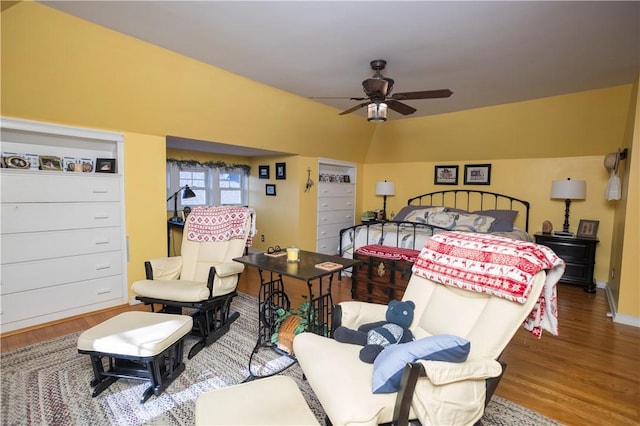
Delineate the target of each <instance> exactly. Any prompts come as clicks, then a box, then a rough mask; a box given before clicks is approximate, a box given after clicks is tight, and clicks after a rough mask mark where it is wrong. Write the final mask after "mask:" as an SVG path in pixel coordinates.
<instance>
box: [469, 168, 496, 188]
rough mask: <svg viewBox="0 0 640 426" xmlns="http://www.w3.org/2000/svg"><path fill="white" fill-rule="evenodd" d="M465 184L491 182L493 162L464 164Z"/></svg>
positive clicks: (486, 183)
mask: <svg viewBox="0 0 640 426" xmlns="http://www.w3.org/2000/svg"><path fill="white" fill-rule="evenodd" d="M464 184H465V185H489V184H491V164H467V165H465V166H464Z"/></svg>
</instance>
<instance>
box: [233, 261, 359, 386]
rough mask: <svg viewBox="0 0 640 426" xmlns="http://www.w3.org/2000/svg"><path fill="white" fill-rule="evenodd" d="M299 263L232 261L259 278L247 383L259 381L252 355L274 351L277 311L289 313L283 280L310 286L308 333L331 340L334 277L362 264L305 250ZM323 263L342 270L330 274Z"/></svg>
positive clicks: (334, 270)
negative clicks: (255, 336) (255, 330)
mask: <svg viewBox="0 0 640 426" xmlns="http://www.w3.org/2000/svg"><path fill="white" fill-rule="evenodd" d="M299 259H300V260H299V262H295V263H288V262H287V256H286V253H285V255H283V256H280V257H271V256H268V255H266V254H264V253H257V254H249V255H246V256H242V257H236V258H234V259H233V260H235V261H236V262H240V263H243V264H245V265H247V266H254V267H256V268H257V269H258V273H259V275H260V291H259V293H258V312H259V315H258V316H259V324H258V341H257V342H256V346H255V347H254V349H253V352H252V354H251V358H250V359H249V374H250V377H249V379H248V380H251V379H253V378H257V377H259V376H256V375H254V373H253V372H252V370H251V360H252V359H253V354H254V353H256V351H257V350H258V349H259V348H260V347H262V346H265V347H273V345H272V344H271V335H272V334H273V333H274V332H275V321H274V320H275V318H277V310H278V308H284V309H285V310H289V309H290V302H289V297H288V296H287V293H286V292H285V288H284V281H283V279H282V277H283V276H287V277H291V278H295V279H296V280H300V281H305V282H306V283H307V290H308V292H309V303H310V304H311V309H310V310H309V313H308V317H307V327H308V328H307V330H308V331H311V332H313V333H316V334H320V335H324V336H329V335H330V329H329V321H330V318H331V314H332V312H333V298H332V296H331V284H332V283H333V277H334V276H335V275H338V273H339V272H340V271H342V270H343V269H346V268H350V267H352V266H354V265H356V264H358V263H359V261H357V260H352V259H345V258H342V257H336V256H329V255H326V254H321V253H314V252H311V251H305V250H300V252H299ZM323 262H333V263H335V264H338V265H340V266H339V267H338V268H337V269H333V270H330V271H328V270H325V269H320V268H316V267H315V265H317V264H319V263H323ZM314 282H315V283H317V293H314Z"/></svg>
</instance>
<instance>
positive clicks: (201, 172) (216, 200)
mask: <svg viewBox="0 0 640 426" xmlns="http://www.w3.org/2000/svg"><path fill="white" fill-rule="evenodd" d="M185 185H189V188H190V189H191V190H192V191H193V192H194V193H195V194H196V196H195V197H194V198H182V195H181V194H179V195H178V199H177V201H178V210H182V209H183V208H184V207H185V206H203V205H210V206H219V205H240V206H246V205H247V204H248V188H247V186H248V172H247V171H245V170H243V169H242V168H234V169H231V170H229V169H227V168H220V167H210V166H207V165H191V162H190V163H189V164H188V165H187V164H186V162H185V164H180V163H173V162H172V163H167V198H169V197H170V196H171V195H172V194H174V193H175V192H176V191H178V189H180V188H182V187H184V186H185ZM167 211H173V200H169V201H167Z"/></svg>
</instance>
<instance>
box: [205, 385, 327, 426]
mask: <svg viewBox="0 0 640 426" xmlns="http://www.w3.org/2000/svg"><path fill="white" fill-rule="evenodd" d="M196 425H263V426H264V425H298V426H300V425H320V423H318V420H317V419H316V416H315V415H314V414H313V412H312V411H311V409H310V408H309V406H308V405H307V401H305V399H304V397H303V396H302V393H301V392H300V389H298V385H297V384H296V382H295V380H293V379H292V378H291V377H287V376H271V377H268V378H265V379H259V380H254V381H251V382H246V383H241V384H239V385H234V386H229V387H227V388H222V389H216V390H214V391H211V392H207V393H205V394H202V395H200V397H199V398H198V399H197V401H196Z"/></svg>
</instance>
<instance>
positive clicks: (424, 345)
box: [372, 334, 471, 393]
mask: <svg viewBox="0 0 640 426" xmlns="http://www.w3.org/2000/svg"><path fill="white" fill-rule="evenodd" d="M470 349H471V342H469V341H468V340H467V339H463V338H462V337H458V336H453V335H451V334H440V335H437V336H429V337H423V338H422V339H418V340H414V341H413V342H409V343H401V344H399V345H391V346H387V347H386V348H384V350H383V351H382V352H380V354H379V355H378V357H377V358H376V359H375V361H374V362H373V382H372V385H373V393H392V392H397V391H398V390H399V389H400V379H401V378H402V372H403V370H404V367H405V365H407V363H410V362H414V361H417V360H419V359H424V360H432V361H447V362H464V361H466V360H467V356H468V355H469V350H470Z"/></svg>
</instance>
